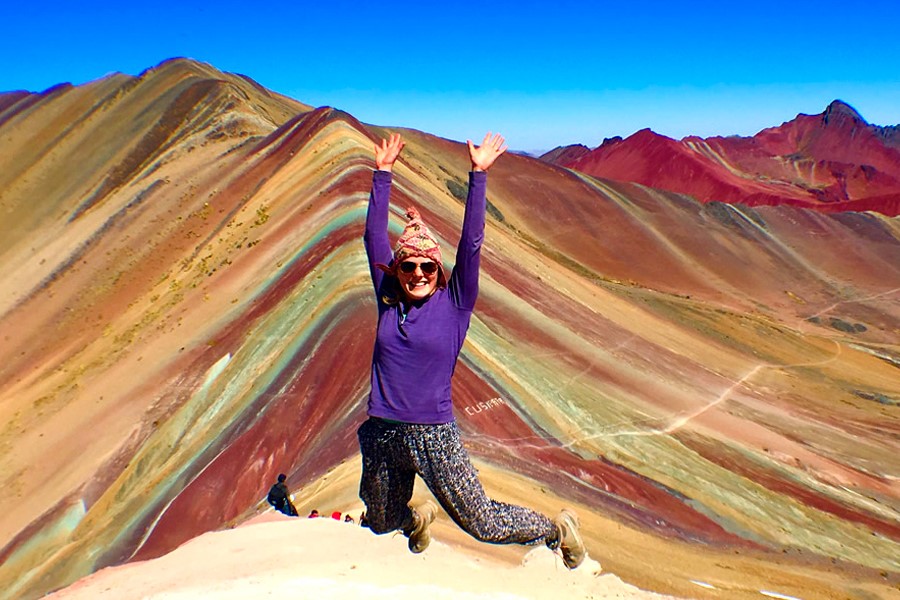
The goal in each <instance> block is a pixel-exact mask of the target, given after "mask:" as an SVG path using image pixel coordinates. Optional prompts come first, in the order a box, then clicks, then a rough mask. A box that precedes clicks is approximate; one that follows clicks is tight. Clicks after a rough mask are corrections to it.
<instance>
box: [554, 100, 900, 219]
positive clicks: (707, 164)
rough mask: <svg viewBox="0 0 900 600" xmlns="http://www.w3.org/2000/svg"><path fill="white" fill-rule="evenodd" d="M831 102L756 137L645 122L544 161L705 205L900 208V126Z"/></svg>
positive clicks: (898, 210) (559, 150)
mask: <svg viewBox="0 0 900 600" xmlns="http://www.w3.org/2000/svg"><path fill="white" fill-rule="evenodd" d="M898 130H900V128H898V127H897V126H893V127H879V126H876V125H871V124H869V123H867V122H866V121H865V119H863V118H862V117H861V116H860V115H859V113H857V112H856V111H855V110H854V109H853V108H852V107H850V106H849V105H847V104H845V103H844V102H841V101H840V100H835V101H834V102H832V103H831V104H830V105H829V106H828V108H826V109H825V111H824V112H823V113H821V114H818V115H804V114H801V115H798V116H797V117H796V118H795V119H793V120H792V121H788V122H786V123H783V124H782V125H780V126H778V127H771V128H768V129H764V130H762V131H760V132H759V133H757V134H756V135H754V136H753V137H739V136H731V137H710V138H700V137H695V136H690V137H686V138H684V139H682V140H680V141H678V140H673V139H671V138H668V137H665V136H663V135H659V134H657V133H654V132H653V131H651V130H649V129H642V130H641V131H638V132H637V133H635V134H634V135H632V136H630V137H628V138H626V139H624V140H616V139H612V140H606V141H605V142H604V143H603V144H602V145H601V146H599V147H598V148H595V149H594V150H591V151H590V152H586V153H585V152H584V151H583V150H582V151H577V152H568V151H566V149H565V148H557V149H555V150H552V151H551V152H549V153H547V154H545V155H544V156H543V157H542V158H544V160H547V161H548V162H552V163H554V164H558V165H562V166H565V167H568V168H571V169H574V170H577V171H581V172H583V173H586V174H588V175H591V176H594V177H601V178H605V179H613V180H617V181H633V182H637V183H640V184H643V185H646V186H650V187H654V188H659V189H664V190H668V191H673V192H679V193H682V194H687V195H690V196H693V197H694V198H696V199H698V200H701V201H703V202H711V201H719V202H727V203H731V204H745V205H749V206H759V205H779V204H789V205H794V206H802V207H806V208H814V209H817V210H822V211H825V212H841V211H847V210H852V211H866V210H871V211H876V212H880V213H882V214H886V215H889V216H897V215H898V214H900V133H898Z"/></svg>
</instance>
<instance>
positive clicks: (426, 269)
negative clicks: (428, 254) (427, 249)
mask: <svg viewBox="0 0 900 600" xmlns="http://www.w3.org/2000/svg"><path fill="white" fill-rule="evenodd" d="M416 267H419V268H420V269H422V272H423V273H425V274H426V275H431V274H432V273H435V272H437V269H438V266H437V263H436V262H431V261H429V262H422V263H417V262H413V261H411V260H404V261H403V262H402V263H400V270H401V271H403V272H404V273H415V272H416Z"/></svg>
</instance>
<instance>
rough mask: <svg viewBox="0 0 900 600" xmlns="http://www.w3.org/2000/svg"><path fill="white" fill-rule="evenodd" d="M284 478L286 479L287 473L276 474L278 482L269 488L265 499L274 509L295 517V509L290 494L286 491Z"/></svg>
mask: <svg viewBox="0 0 900 600" xmlns="http://www.w3.org/2000/svg"><path fill="white" fill-rule="evenodd" d="M285 479H287V475H285V474H284V473H281V474H280V475H279V476H278V483H276V484H275V485H273V486H272V488H271V489H270V490H269V495H268V496H267V497H266V500H267V501H268V502H269V504H271V505H272V506H274V507H275V510H278V511H280V512H283V513H284V514H286V515H287V516H289V517H296V516H297V509H296V508H295V507H294V503H293V502H291V495H290V493H289V492H288V488H287V485H285V483H284V480H285Z"/></svg>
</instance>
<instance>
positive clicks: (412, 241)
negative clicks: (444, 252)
mask: <svg viewBox="0 0 900 600" xmlns="http://www.w3.org/2000/svg"><path fill="white" fill-rule="evenodd" d="M406 218H407V219H409V221H408V222H407V223H406V227H405V228H404V229H403V233H401V234H400V238H399V239H398V240H397V246H396V248H394V262H395V263H400V262H402V261H403V260H405V259H407V258H409V257H411V256H422V257H425V258H430V259H431V260H433V261H434V262H436V263H437V264H439V265H440V264H441V246H440V244H438V241H437V239H435V237H434V235H432V233H431V230H430V229H428V226H427V225H425V222H424V221H422V215H420V214H419V211H418V210H416V209H415V208H413V207H410V208H408V209H406Z"/></svg>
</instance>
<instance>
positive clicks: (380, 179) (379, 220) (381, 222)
mask: <svg viewBox="0 0 900 600" xmlns="http://www.w3.org/2000/svg"><path fill="white" fill-rule="evenodd" d="M391 181H392V174H391V173H390V171H375V172H374V173H373V174H372V191H371V193H370V194H369V208H368V210H367V211H366V231H365V233H364V234H363V243H364V244H365V247H366V256H367V257H368V259H369V274H370V275H371V277H372V284H373V285H374V286H375V291H376V293H377V292H378V290H379V288H380V287H381V282H382V281H383V280H384V276H385V273H384V271H382V270H381V269H378V268H376V267H375V265H376V264H379V263H380V264H384V265H386V264H388V263H390V261H391V258H392V257H393V253H392V252H391V242H390V240H389V239H388V205H389V202H390V195H391Z"/></svg>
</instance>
